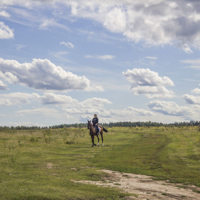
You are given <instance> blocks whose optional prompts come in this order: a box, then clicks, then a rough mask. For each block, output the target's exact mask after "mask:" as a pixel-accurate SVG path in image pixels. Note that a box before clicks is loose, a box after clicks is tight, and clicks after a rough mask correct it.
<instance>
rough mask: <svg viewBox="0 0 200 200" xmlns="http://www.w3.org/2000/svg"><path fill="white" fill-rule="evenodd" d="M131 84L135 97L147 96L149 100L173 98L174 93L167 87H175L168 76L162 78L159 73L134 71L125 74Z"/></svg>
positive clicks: (142, 70) (143, 70)
mask: <svg viewBox="0 0 200 200" xmlns="http://www.w3.org/2000/svg"><path fill="white" fill-rule="evenodd" d="M123 75H124V76H125V77H126V78H127V80H128V82H129V83H130V84H131V91H132V92H133V94H134V95H139V94H145V95H146V96H147V97H148V98H172V97H173V96H174V94H173V92H172V91H169V90H167V89H166V88H165V86H174V83H173V82H172V80H171V79H170V78H168V77H166V76H164V77H160V76H159V75H158V73H157V72H154V71H151V70H150V69H137V68H135V69H133V70H129V69H128V70H127V71H126V72H123Z"/></svg>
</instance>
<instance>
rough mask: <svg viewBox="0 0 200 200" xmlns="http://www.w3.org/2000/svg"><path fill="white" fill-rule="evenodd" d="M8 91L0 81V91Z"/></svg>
mask: <svg viewBox="0 0 200 200" xmlns="http://www.w3.org/2000/svg"><path fill="white" fill-rule="evenodd" d="M6 89H8V87H7V85H6V84H4V83H3V82H2V81H1V80H0V90H6Z"/></svg>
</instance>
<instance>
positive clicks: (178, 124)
mask: <svg viewBox="0 0 200 200" xmlns="http://www.w3.org/2000/svg"><path fill="white" fill-rule="evenodd" d="M101 125H103V126H104V127H159V126H165V127H170V126H176V127H183V126H200V121H193V120H192V121H190V122H175V123H168V124H165V123H161V122H160V123H158V122H151V121H148V122H111V123H101ZM70 127H71V128H86V127H87V123H79V124H78V123H76V124H60V125H54V126H44V127H40V126H16V127H14V126H11V127H9V126H0V131H2V130H5V129H9V130H33V129H48V128H50V129H59V128H70Z"/></svg>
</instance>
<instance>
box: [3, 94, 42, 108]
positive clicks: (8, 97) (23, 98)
mask: <svg viewBox="0 0 200 200" xmlns="http://www.w3.org/2000/svg"><path fill="white" fill-rule="evenodd" d="M38 97H39V95H38V94H36V93H32V94H28V93H20V92H17V93H10V94H1V95H0V106H13V105H21V104H28V103H30V102H31V100H33V99H34V100H35V99H37V98H38Z"/></svg>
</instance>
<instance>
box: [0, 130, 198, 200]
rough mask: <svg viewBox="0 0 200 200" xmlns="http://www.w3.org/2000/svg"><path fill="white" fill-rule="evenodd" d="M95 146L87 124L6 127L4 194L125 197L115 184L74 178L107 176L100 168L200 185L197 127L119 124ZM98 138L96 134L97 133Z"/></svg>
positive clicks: (24, 198)
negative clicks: (130, 125) (98, 145)
mask: <svg viewBox="0 0 200 200" xmlns="http://www.w3.org/2000/svg"><path fill="white" fill-rule="evenodd" d="M108 131H109V132H108V133H104V147H102V146H101V142H100V147H93V148H91V144H92V143H91V138H90V135H89V131H88V130H87V129H86V128H64V129H52V130H51V129H45V130H2V131H1V132H0V199H5V200H8V199H9V200H14V199H15V200H17V199H19V200H53V199H56V200H57V199H58V200H64V199H69V200H70V199H71V200H72V199H74V200H80V199H88V200H89V199H91V200H92V199H99V200H100V199H101V200H103V199H107V200H109V199H124V197H125V196H128V195H129V194H126V193H123V192H121V191H119V190H117V189H113V188H105V187H98V186H96V185H85V184H81V183H75V182H73V180H75V181H79V180H93V181H99V180H104V178H105V177H106V176H107V174H105V173H103V172H100V171H98V170H99V169H110V170H116V171H120V172H129V173H138V174H145V175H152V176H154V177H155V179H160V180H163V179H167V180H169V181H171V182H176V183H183V184H195V185H197V186H200V131H199V128H198V127H180V128H179V127H151V128H149V127H136V128H135V127H123V128H122V127H115V128H108ZM95 143H97V138H95Z"/></svg>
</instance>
